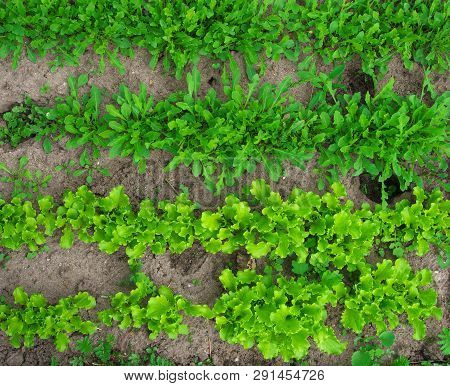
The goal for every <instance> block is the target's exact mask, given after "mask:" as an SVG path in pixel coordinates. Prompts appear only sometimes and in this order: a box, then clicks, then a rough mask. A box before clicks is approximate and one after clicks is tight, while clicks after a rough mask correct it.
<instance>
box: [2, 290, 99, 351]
mask: <svg viewBox="0 0 450 386" xmlns="http://www.w3.org/2000/svg"><path fill="white" fill-rule="evenodd" d="M13 295H14V304H15V306H10V305H8V304H6V303H0V330H2V331H3V332H4V333H5V334H6V335H7V336H8V337H9V339H10V342H11V345H12V346H13V347H15V348H19V347H20V346H22V344H23V345H24V346H25V347H33V345H34V341H35V338H36V336H37V337H39V338H40V339H50V338H52V339H53V340H54V343H55V347H56V348H57V350H58V351H65V350H66V349H67V347H68V345H69V342H70V340H69V336H70V334H72V333H74V332H79V333H81V334H86V335H87V334H92V333H94V332H95V331H96V330H97V326H96V325H95V324H94V323H93V322H92V321H89V320H84V319H83V318H82V317H81V316H80V315H79V313H80V311H82V310H89V309H92V308H94V307H95V305H96V302H95V299H94V298H93V297H92V296H90V295H89V294H88V293H86V292H80V293H78V295H75V296H69V297H66V298H62V299H60V300H59V301H58V303H57V304H55V305H49V304H48V303H47V300H46V299H45V297H44V296H43V295H42V294H32V295H28V294H27V293H26V292H25V291H24V289H23V288H22V287H17V288H16V289H15V290H14V294H13Z"/></svg>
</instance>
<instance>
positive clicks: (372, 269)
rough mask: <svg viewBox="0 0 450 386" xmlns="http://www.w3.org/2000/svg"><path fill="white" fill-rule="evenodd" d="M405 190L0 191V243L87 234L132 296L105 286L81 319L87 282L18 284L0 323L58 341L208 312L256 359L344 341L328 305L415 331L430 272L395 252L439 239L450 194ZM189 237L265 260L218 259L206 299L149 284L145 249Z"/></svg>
mask: <svg viewBox="0 0 450 386" xmlns="http://www.w3.org/2000/svg"><path fill="white" fill-rule="evenodd" d="M414 195H415V202H414V203H411V202H409V201H407V200H404V201H401V202H399V203H397V204H396V206H395V207H393V208H386V207H383V206H381V205H378V206H377V207H376V208H375V210H371V209H370V207H369V206H368V205H363V206H362V207H361V208H360V209H356V208H355V207H354V204H353V202H351V201H350V200H346V199H345V190H344V189H343V187H342V186H341V185H340V184H334V185H333V193H325V194H324V195H322V196H319V195H317V194H314V193H312V192H304V191H302V190H300V189H294V191H293V192H292V194H291V195H290V196H289V197H288V198H287V199H285V200H283V199H282V198H281V196H280V195H279V194H278V193H276V192H273V191H271V190H270V187H269V186H268V185H267V184H266V183H265V182H264V181H262V180H259V181H254V182H253V184H252V188H251V196H250V197H248V198H247V199H246V200H241V199H239V198H238V197H236V196H234V195H230V196H228V197H227V198H226V200H225V205H224V206H222V207H220V208H218V209H217V210H216V211H215V212H211V211H201V210H199V209H198V205H196V204H195V203H193V202H191V201H190V200H188V198H187V197H186V195H184V194H183V195H181V196H179V197H178V198H177V199H176V200H175V201H174V202H167V201H162V202H159V203H157V204H156V205H155V204H154V203H153V202H151V201H150V200H144V201H142V202H141V204H140V206H139V208H138V209H137V210H136V211H134V210H133V208H132V206H131V204H130V201H129V198H128V197H127V196H126V195H125V194H124V192H123V188H122V187H117V188H115V189H113V190H112V191H111V193H110V194H109V195H108V196H106V197H99V196H96V195H94V194H93V193H92V192H90V191H89V190H88V189H87V188H86V187H80V188H79V189H78V190H77V191H76V192H71V191H69V192H67V193H66V194H65V196H64V198H63V204H62V205H61V206H56V205H55V204H54V200H53V198H52V197H43V198H41V199H40V200H39V201H38V204H37V207H36V205H33V204H32V203H31V202H28V201H27V202H24V201H22V200H21V199H20V198H13V199H12V200H11V202H5V201H0V245H1V246H2V247H5V248H8V249H20V248H22V247H24V246H27V247H28V248H30V249H31V250H35V249H36V248H39V245H42V244H44V243H45V241H46V239H47V238H48V237H51V236H53V235H54V234H55V233H56V231H57V230H58V229H60V230H62V235H61V237H60V244H61V246H62V247H63V248H70V247H71V246H72V244H73V241H74V238H75V237H76V236H77V237H78V238H79V239H80V240H82V241H83V242H86V243H93V242H95V243H98V246H99V248H100V250H102V251H104V252H107V253H113V252H115V251H117V250H118V249H119V248H120V247H124V248H125V250H126V254H127V255H128V257H129V264H130V268H131V271H132V276H131V281H132V283H133V284H134V289H133V290H131V291H130V292H129V293H122V292H120V293H117V294H114V295H112V296H111V305H110V308H107V309H104V310H102V311H100V312H99V313H98V317H97V319H94V320H90V319H85V318H83V316H82V315H85V314H84V313H83V312H82V310H86V309H93V308H94V307H95V306H96V301H95V299H94V298H93V297H92V296H90V295H89V294H87V293H79V294H78V295H75V296H73V297H68V298H63V299H61V300H60V301H59V302H58V303H57V304H55V305H49V304H48V302H47V301H46V300H45V298H44V297H43V296H42V295H40V294H33V295H30V296H29V295H28V294H26V293H25V291H24V290H23V289H22V288H21V287H18V288H16V290H15V291H14V303H15V305H10V304H7V303H6V301H3V302H2V304H1V305H0V329H1V330H2V331H4V332H5V333H6V334H7V335H8V336H9V337H10V339H11V344H12V345H13V346H14V347H20V346H21V345H22V344H24V345H25V346H32V345H33V344H34V341H35V338H36V336H37V337H39V338H41V339H49V338H51V339H53V340H54V342H55V345H56V347H57V349H58V350H61V351H62V350H65V349H66V348H67V347H68V345H69V337H70V335H71V334H72V333H81V334H92V333H94V332H95V331H96V330H97V328H99V326H101V325H102V324H103V325H106V326H112V325H114V324H117V325H118V326H119V327H120V328H122V329H129V328H141V327H142V326H146V328H147V329H148V332H149V338H150V339H154V338H156V337H157V336H159V334H160V333H165V334H167V336H168V337H170V338H176V337H177V336H178V335H180V334H181V335H183V334H187V333H188V332H189V329H188V326H187V325H186V324H185V323H184V322H183V316H185V315H188V316H192V317H202V318H207V319H214V321H215V324H216V328H217V329H218V331H219V333H220V337H221V338H222V339H223V340H225V341H227V342H230V343H237V344H240V345H242V346H243V347H245V348H250V347H252V346H254V345H256V346H257V347H258V349H259V350H260V351H261V353H262V354H263V356H264V357H265V358H268V359H269V358H274V357H277V356H281V357H282V358H283V359H284V360H285V361H289V360H293V359H296V360H298V359H301V358H303V357H304V356H305V355H307V353H308V349H309V346H310V338H312V339H313V340H314V342H315V343H316V345H317V347H318V348H319V349H320V350H322V351H323V352H326V353H329V354H340V353H342V352H343V351H344V350H345V348H346V341H345V340H344V339H342V338H339V337H338V336H339V334H336V331H335V329H334V328H333V327H332V326H329V325H327V315H328V312H329V310H331V309H332V308H335V309H336V311H333V312H340V324H341V326H342V327H343V328H345V329H348V330H351V331H354V332H355V333H361V332H362V331H363V329H364V327H365V326H367V325H373V326H375V327H376V329H377V333H378V334H380V333H382V332H384V331H386V330H390V329H394V328H395V327H397V326H398V324H399V318H402V316H403V315H405V314H406V317H407V320H408V323H409V324H410V325H411V326H412V328H413V330H414V338H415V339H423V338H424V337H425V334H426V327H425V321H426V320H427V319H428V318H430V317H433V318H436V319H441V318H442V310H441V309H440V308H439V307H437V293H436V291H435V290H434V289H433V288H432V287H431V286H430V283H431V281H432V274H431V271H430V270H429V269H423V270H421V271H418V272H413V271H412V269H411V267H410V265H409V263H408V262H407V260H405V259H404V258H403V257H399V256H402V255H403V254H404V253H405V252H404V251H405V250H407V251H414V252H416V253H417V254H419V255H422V254H424V253H425V252H427V251H428V249H429V245H430V244H434V245H436V246H437V248H439V249H445V248H448V245H449V242H448V238H449V229H450V224H449V219H450V216H449V211H450V201H448V200H445V199H444V198H443V196H442V193H440V192H439V191H437V190H436V191H434V192H432V193H430V194H429V195H426V194H425V193H424V191H423V190H421V189H419V188H416V189H415V190H414ZM194 242H199V243H200V244H202V245H203V246H204V247H205V249H206V250H207V251H209V252H211V253H217V252H219V251H220V252H225V253H232V252H234V251H237V250H239V249H242V248H245V249H246V251H247V252H248V254H249V255H250V256H251V257H253V258H262V257H267V258H268V259H267V264H266V267H265V268H264V270H263V272H259V273H257V272H256V271H255V270H243V271H237V272H236V273H233V272H232V271H231V270H229V269H226V270H224V271H223V272H222V274H221V276H220V281H221V282H222V285H223V287H224V292H223V294H222V295H221V296H220V297H219V298H218V299H217V300H216V302H215V303H214V305H213V306H212V307H211V308H210V307H208V306H207V305H200V304H193V303H192V302H190V301H188V300H187V299H185V298H184V297H182V296H180V295H176V294H174V293H173V292H172V291H171V290H170V289H169V288H168V287H165V286H162V287H160V288H157V287H156V286H155V285H154V284H153V283H152V281H151V280H150V278H148V277H147V276H146V275H145V274H144V273H143V272H141V269H140V268H141V259H142V258H143V256H144V254H145V253H146V250H147V248H150V250H151V251H152V252H153V253H164V252H165V251H166V250H167V249H169V250H170V251H172V252H173V253H181V252H182V251H184V250H186V249H187V248H189V247H191V246H192V245H193V243H194ZM374 245H375V246H376V247H374ZM384 249H386V252H388V251H392V258H391V259H388V258H386V259H382V258H381V257H379V258H378V259H377V260H378V263H377V264H376V265H372V264H370V263H369V262H368V261H367V260H366V257H367V256H368V255H369V254H370V253H371V252H375V254H377V253H376V251H378V252H381V251H382V250H383V251H384ZM444 252H445V251H444ZM446 252H447V253H448V251H446ZM394 255H395V256H398V257H397V258H395V257H394ZM287 257H293V262H292V268H291V269H289V270H288V271H287V272H286V267H284V270H283V267H282V265H283V261H284V260H285V259H286V258H287ZM349 273H350V274H349ZM330 307H332V308H330ZM336 327H337V326H336Z"/></svg>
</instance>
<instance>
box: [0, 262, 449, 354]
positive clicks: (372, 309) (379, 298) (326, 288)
mask: <svg viewBox="0 0 450 386" xmlns="http://www.w3.org/2000/svg"><path fill="white" fill-rule="evenodd" d="M342 279H343V277H342V275H341V274H339V273H338V272H337V271H328V270H327V271H325V272H323V273H322V275H321V278H320V279H318V280H311V279H307V278H306V277H296V278H292V277H291V278H286V277H285V276H283V275H280V274H275V275H274V274H273V273H272V271H271V270H269V269H266V271H265V272H264V274H263V275H259V274H257V273H256V272H255V271H252V270H244V271H238V272H237V274H233V273H232V272H231V271H230V270H229V269H226V270H224V271H223V272H222V274H221V276H220V280H221V282H222V284H223V286H224V289H225V291H224V293H223V294H222V295H221V297H220V298H219V299H217V301H216V302H215V304H214V306H213V307H212V308H210V307H208V306H207V305H198V304H192V303H191V302H190V301H188V300H187V299H185V298H183V297H182V296H180V295H175V294H174V293H173V292H172V291H171V290H170V288H168V287H165V286H161V287H159V288H156V287H155V286H154V284H153V283H152V282H151V280H150V279H149V278H148V277H147V276H146V275H145V274H143V273H137V274H135V275H134V276H133V280H134V283H135V289H133V290H131V291H130V292H129V293H122V292H119V293H117V294H114V295H113V296H112V297H111V306H110V308H107V309H104V310H102V311H100V312H98V316H97V319H96V320H89V319H86V318H85V317H84V315H86V314H85V313H84V312H83V311H84V310H90V309H93V308H94V307H95V306H96V300H95V298H94V297H92V296H91V295H89V294H88V293H86V292H80V293H78V294H77V295H75V296H70V297H66V298H62V299H60V300H59V301H58V302H57V303H56V304H54V305H50V304H48V302H47V300H46V299H45V297H44V296H43V295H42V294H32V295H28V294H27V293H26V292H25V291H24V289H23V288H22V287H17V288H16V289H15V290H14V294H13V295H14V305H10V304H7V303H6V302H5V301H2V302H1V303H0V330H2V331H3V332H5V333H6V335H7V336H9V338H10V342H11V344H12V345H13V346H14V347H17V348H18V347H21V346H22V345H25V346H26V347H33V346H34V344H35V339H36V337H38V338H40V339H52V340H53V341H54V344H55V346H56V348H57V349H58V350H59V351H64V350H66V349H67V348H68V346H69V344H70V335H71V334H73V333H76V334H83V335H90V334H93V333H94V332H95V331H96V330H97V329H98V328H101V326H102V325H106V326H112V325H116V324H117V325H118V326H119V327H120V328H121V329H133V328H135V329H137V328H141V327H145V328H146V329H147V330H148V333H149V339H155V338H156V337H158V336H159V335H160V334H161V333H165V334H167V336H168V337H169V338H172V339H175V338H177V337H178V336H179V335H186V334H188V333H189V328H188V326H187V324H185V323H183V316H185V315H188V316H192V317H202V318H206V319H214V320H215V324H216V328H217V330H218V331H219V334H220V337H221V339H223V340H224V341H227V342H230V343H234V344H240V345H242V346H243V347H244V348H247V349H248V348H251V347H253V346H257V347H258V349H259V350H260V351H261V353H262V354H263V356H264V358H266V359H270V358H275V357H278V356H281V357H282V358H283V360H284V361H286V362H287V361H290V360H298V359H301V358H303V357H305V356H306V355H307V354H308V349H309V347H310V340H309V338H312V339H313V340H314V342H315V344H316V345H317V347H318V348H319V349H320V350H321V351H323V352H325V353H327V354H341V353H342V352H343V351H344V350H345V348H346V346H347V343H346V341H345V340H342V339H339V338H338V337H337V336H336V333H335V331H334V329H333V327H331V326H329V325H327V323H326V322H327V315H328V313H327V312H328V311H327V310H330V307H334V308H335V307H337V305H338V304H343V306H342V307H343V309H344V310H343V312H342V314H341V318H340V323H341V325H342V327H345V328H346V329H348V330H351V331H354V332H356V333H360V332H362V330H363V328H364V327H365V326H366V325H368V324H372V325H374V326H376V329H377V333H378V334H381V333H382V332H384V331H386V330H388V329H394V328H396V327H397V326H398V325H399V318H401V317H402V316H403V315H404V314H406V316H407V320H408V324H409V325H411V326H412V327H413V329H414V338H415V339H423V338H424V337H425V335H426V326H425V321H426V320H427V319H428V318H431V317H433V318H436V319H441V318H442V310H441V309H440V308H438V307H437V306H436V301H437V294H436V292H435V290H434V289H432V288H427V286H428V284H430V282H431V279H432V276H431V271H430V270H428V269H423V270H421V271H419V272H417V273H413V272H412V270H411V267H410V266H409V264H408V262H407V261H406V260H405V259H398V260H396V262H395V263H392V261H390V260H383V261H382V262H381V263H379V264H378V265H377V267H376V268H373V269H369V270H367V271H366V272H365V273H364V274H362V275H361V276H360V279H359V281H358V282H356V283H355V284H354V286H353V287H352V286H347V285H345V284H344V282H343V280H342Z"/></svg>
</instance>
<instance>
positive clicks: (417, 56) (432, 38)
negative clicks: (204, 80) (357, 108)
mask: <svg viewBox="0 0 450 386" xmlns="http://www.w3.org/2000/svg"><path fill="white" fill-rule="evenodd" d="M447 16H448V4H447V3H446V2H445V1H440V0H401V1H392V0H390V1H376V2H373V1H370V0H358V1H346V0H334V1H331V0H327V1H320V2H319V1H317V0H307V1H303V2H298V1H296V0H281V1H280V0H265V1H259V0H252V1H246V0H238V1H236V0H214V1H206V0H176V1H170V2H166V1H160V0H150V1H147V0H145V1H144V0H138V1H135V0H133V1H129V0H124V1H121V2H115V3H114V6H111V4H110V1H108V0H96V1H92V0H75V1H73V0H55V1H47V0H27V1H26V2H23V1H17V0H5V1H3V2H1V4H0V58H4V57H7V56H8V55H11V54H12V63H13V67H17V65H18V63H19V60H20V58H21V55H22V53H23V52H25V53H26V55H27V57H28V58H29V59H30V60H31V61H33V62H36V60H37V58H38V57H43V56H45V55H46V54H52V55H53V56H54V59H53V60H52V62H51V63H52V65H53V67H57V66H61V65H63V64H69V65H77V64H79V60H80V57H81V55H82V54H83V53H84V52H85V51H86V50H87V49H88V48H89V47H91V49H92V51H93V52H94V53H95V54H98V55H99V67H100V70H101V71H102V70H104V68H105V59H107V60H109V62H110V63H111V64H113V65H114V66H116V67H117V68H118V69H119V70H120V71H121V72H125V66H124V65H123V63H121V60H120V56H119V54H122V55H126V56H134V48H136V47H142V48H144V49H145V50H146V51H148V53H149V54H150V65H151V66H152V67H154V66H156V64H157V63H158V61H159V60H160V59H161V60H162V63H163V66H164V67H165V68H166V69H167V70H169V69H172V70H174V72H175V75H176V77H177V78H180V77H181V76H182V74H183V69H184V68H185V66H186V65H188V64H189V63H192V62H193V61H196V60H198V58H199V57H200V56H206V57H209V58H211V59H213V60H219V61H224V60H227V59H229V58H230V57H231V56H232V53H233V52H238V53H240V54H242V56H243V57H244V59H245V62H246V64H247V68H248V73H249V74H250V75H251V74H252V73H254V69H253V68H254V65H256V64H260V62H261V61H263V60H264V58H265V57H267V58H271V59H275V60H278V59H279V58H280V57H281V56H284V57H286V58H288V59H289V60H293V61H296V60H298V58H299V55H300V53H309V54H310V53H314V54H316V55H318V56H320V57H321V58H322V59H323V60H324V61H325V63H330V62H332V61H333V62H336V61H348V60H350V59H352V58H353V57H354V56H355V55H358V56H359V57H360V58H361V60H362V66H363V70H364V71H365V72H366V73H367V74H369V75H371V76H373V77H376V76H377V75H379V74H380V73H381V74H383V73H385V72H386V71H387V64H388V63H389V61H390V59H391V58H392V56H393V55H395V54H397V55H399V56H401V57H402V59H403V62H404V63H405V65H406V66H407V68H409V69H411V68H412V67H413V63H414V62H416V63H419V64H420V65H422V66H424V67H430V68H433V69H436V70H446V69H448V57H447V53H448V51H449V43H448V39H447V37H448V35H449V32H450V23H449V21H448V17H447ZM367 26H370V28H369V27H367Z"/></svg>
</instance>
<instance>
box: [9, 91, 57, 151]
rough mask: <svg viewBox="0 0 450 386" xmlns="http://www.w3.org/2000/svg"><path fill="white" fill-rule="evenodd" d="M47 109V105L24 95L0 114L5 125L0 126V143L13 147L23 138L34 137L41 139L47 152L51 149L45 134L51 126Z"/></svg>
mask: <svg viewBox="0 0 450 386" xmlns="http://www.w3.org/2000/svg"><path fill="white" fill-rule="evenodd" d="M49 111H50V109H49V108H48V107H40V106H38V105H37V104H36V103H35V102H34V101H32V100H31V98H30V97H28V96H26V97H25V99H24V101H23V102H22V103H21V104H19V105H17V106H14V107H13V108H12V109H11V110H10V111H8V112H6V113H3V114H2V119H3V120H4V121H5V122H6V127H3V126H0V145H1V144H5V143H8V144H9V145H11V146H12V147H13V148H15V147H17V146H18V145H19V144H20V143H21V142H23V141H24V140H26V139H28V138H30V137H36V139H37V140H42V141H43V144H44V149H46V151H47V152H48V151H49V150H50V149H51V144H50V143H49V140H48V138H47V136H46V133H47V132H48V131H49V127H51V124H50V120H49V116H48V115H47V114H48V112H49Z"/></svg>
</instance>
